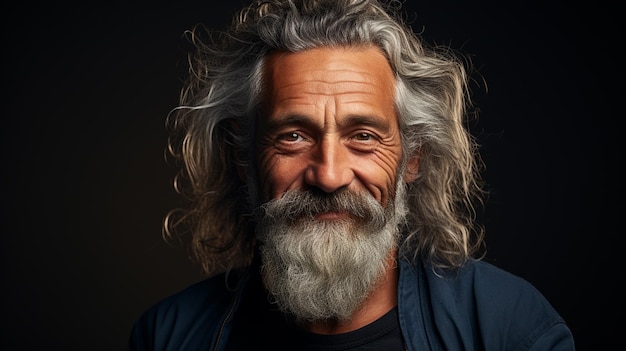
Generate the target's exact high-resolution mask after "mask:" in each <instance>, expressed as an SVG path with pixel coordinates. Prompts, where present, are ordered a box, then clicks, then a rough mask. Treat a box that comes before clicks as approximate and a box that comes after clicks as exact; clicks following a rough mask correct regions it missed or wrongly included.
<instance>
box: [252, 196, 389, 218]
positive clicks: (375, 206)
mask: <svg viewBox="0 0 626 351" xmlns="http://www.w3.org/2000/svg"><path fill="white" fill-rule="evenodd" d="M325 212H348V213H350V214H351V215H352V216H353V217H355V218H357V219H360V220H364V221H384V218H385V214H384V212H385V210H384V208H383V207H382V205H380V203H379V202H378V201H377V200H376V199H375V198H374V197H373V196H372V195H371V194H370V193H368V192H360V193H354V192H352V191H350V190H348V189H345V188H342V189H339V190H337V191H335V192H332V193H326V192H323V191H321V190H318V189H307V190H289V191H287V192H285V194H284V195H283V196H282V197H280V198H278V199H273V200H270V201H268V202H266V203H264V204H263V205H261V206H260V207H259V209H258V212H257V215H258V216H261V217H265V219H266V220H267V219H270V218H274V219H275V218H280V219H281V220H287V221H291V222H294V221H297V220H300V219H312V218H314V217H315V216H316V215H318V214H321V213H325Z"/></svg>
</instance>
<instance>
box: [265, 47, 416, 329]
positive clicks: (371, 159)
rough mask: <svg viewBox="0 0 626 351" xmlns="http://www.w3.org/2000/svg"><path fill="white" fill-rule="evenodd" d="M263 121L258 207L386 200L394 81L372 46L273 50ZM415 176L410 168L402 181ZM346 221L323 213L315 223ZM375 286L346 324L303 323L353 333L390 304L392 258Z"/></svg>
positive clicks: (396, 160)
mask: <svg viewBox="0 0 626 351" xmlns="http://www.w3.org/2000/svg"><path fill="white" fill-rule="evenodd" d="M265 69H266V71H265V74H266V76H265V82H266V85H265V91H264V94H265V96H264V98H265V99H264V101H265V104H264V106H263V118H262V119H261V121H260V123H259V125H260V126H259V133H258V140H257V146H258V150H259V157H258V164H257V165H258V169H259V180H260V185H261V197H262V199H263V200H264V201H267V200H269V199H275V198H279V197H281V196H282V194H283V193H284V192H286V191H287V190H292V189H299V190H305V189H311V188H317V189H319V190H322V191H324V192H327V193H332V192H334V191H336V190H338V189H341V188H344V187H345V188H347V189H348V190H351V191H354V192H361V191H367V192H369V193H371V194H372V195H373V196H374V198H375V199H376V200H377V201H379V202H380V203H381V204H382V205H383V206H386V205H387V204H388V203H389V201H391V200H392V197H393V194H394V191H395V185H394V184H395V181H396V179H397V172H398V168H399V165H400V160H401V155H402V148H401V139H400V138H401V137H400V131H399V127H398V118H397V114H396V110H395V102H394V86H395V77H394V74H393V72H392V70H391V67H390V65H389V63H388V62H387V60H386V58H385V56H384V55H383V54H382V52H381V51H380V50H379V49H378V48H375V47H359V48H316V49H311V50H307V51H303V52H298V53H285V52H277V53H273V54H271V55H270V57H269V58H268V60H267V65H266V67H265ZM416 172H417V160H416V159H415V160H413V161H411V162H410V165H409V171H407V175H406V176H405V180H411V179H413V178H414V177H415V174H416ZM345 216H349V214H347V213H343V212H333V213H322V214H319V215H318V216H317V218H318V219H319V220H335V219H339V218H343V217H345ZM389 257H390V260H391V261H392V263H391V264H390V265H389V269H388V270H387V271H386V272H385V274H384V276H382V277H381V278H380V281H379V283H378V285H377V288H376V289H375V290H374V292H373V293H372V294H371V295H370V296H369V297H368V298H367V300H366V301H365V303H364V304H363V306H362V308H361V309H359V310H358V311H357V312H356V313H355V314H354V316H353V318H352V319H351V320H350V321H348V322H337V321H320V322H319V323H312V324H310V325H308V326H307V327H308V329H309V330H311V331H314V332H318V333H341V332H347V331H351V330H355V329H357V328H360V327H362V326H364V325H366V324H368V323H370V322H372V321H374V320H376V319H377V318H379V317H380V316H382V315H383V314H384V313H386V312H388V311H389V310H390V309H391V308H393V307H394V306H395V305H396V304H397V297H396V295H397V279H398V272H397V268H396V267H395V264H393V260H395V255H394V254H393V253H391V255H390V256H389Z"/></svg>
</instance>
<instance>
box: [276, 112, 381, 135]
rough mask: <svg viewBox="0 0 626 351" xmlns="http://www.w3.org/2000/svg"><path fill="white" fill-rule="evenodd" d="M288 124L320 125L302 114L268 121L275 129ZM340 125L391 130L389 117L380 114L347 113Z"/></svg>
mask: <svg viewBox="0 0 626 351" xmlns="http://www.w3.org/2000/svg"><path fill="white" fill-rule="evenodd" d="M286 125H301V126H305V127H311V128H318V127H319V126H318V125H317V124H316V123H315V122H314V121H313V119H312V118H310V117H307V116H306V115H300V114H293V115H291V114H290V115H285V116H274V117H273V118H272V119H271V120H269V121H267V129H274V128H278V127H280V126H286ZM338 125H339V127H343V128H345V127H350V126H357V125H365V126H370V127H373V128H374V129H377V130H379V131H381V132H382V133H386V132H389V130H390V124H389V121H388V119H386V118H384V117H381V116H378V115H361V114H352V115H347V116H345V117H344V118H342V119H341V120H340V121H339V123H338Z"/></svg>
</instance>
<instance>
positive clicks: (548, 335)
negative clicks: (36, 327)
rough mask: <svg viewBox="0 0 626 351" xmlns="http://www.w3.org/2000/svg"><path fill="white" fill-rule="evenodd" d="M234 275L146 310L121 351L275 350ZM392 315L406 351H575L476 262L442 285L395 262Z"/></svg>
mask: <svg viewBox="0 0 626 351" xmlns="http://www.w3.org/2000/svg"><path fill="white" fill-rule="evenodd" d="M252 272H257V271H255V270H252ZM234 275H236V274H231V276H230V277H229V276H228V275H225V274H222V275H218V276H215V277H212V278H209V279H206V280H203V281H201V282H199V283H196V284H194V285H192V286H190V287H188V288H186V289H185V290H183V291H181V292H179V293H177V294H175V295H173V296H170V297H168V298H166V299H164V300H163V301H161V302H159V303H157V304H156V305H154V306H152V307H151V308H150V309H148V310H147V311H146V312H145V313H144V314H143V315H142V316H141V317H140V318H139V319H138V321H137V322H136V324H135V326H134V328H133V330H132V333H131V336H130V341H129V350H159V351H160V350H176V351H181V350H216V351H217V350H220V351H226V350H234V349H238V348H237V347H234V346H233V344H234V343H238V344H240V345H239V346H240V349H241V350H251V349H255V348H256V347H259V348H260V349H261V350H265V348H266V347H267V349H272V350H280V349H283V348H281V346H279V344H281V342H283V340H286V339H288V337H287V335H288V334H289V333H290V330H289V329H285V328H288V327H286V326H285V325H286V324H284V322H281V321H283V320H284V319H283V318H275V317H276V315H277V313H274V314H273V315H272V314H270V315H269V316H268V315H267V313H265V314H264V313H263V312H262V308H265V307H262V306H268V305H266V302H264V301H266V300H267V299H266V296H265V294H264V293H263V290H262V286H261V284H260V278H259V277H258V272H257V273H256V274H247V275H245V276H244V278H241V279H240V278H239V277H234ZM227 280H228V281H231V283H229V284H226V282H227ZM237 281H239V285H237V283H236V282H237ZM233 282H234V283H233ZM227 285H231V287H227ZM264 304H265V305H264ZM398 314H399V322H400V328H401V331H402V335H403V337H404V340H405V343H406V347H407V349H408V350H409V351H418V350H420V351H421V350H453V351H457V350H458V351H461V350H486V351H488V350H494V351H495V350H497V351H502V350H511V351H513V350H514V351H521V350H546V351H547V350H550V351H558V350H566V351H572V350H574V349H575V348H574V340H573V336H572V334H571V331H570V329H569V328H568V327H567V325H566V324H565V322H564V321H563V319H562V318H561V317H560V316H559V314H558V313H557V312H556V311H555V310H554V308H553V307H552V306H551V305H550V304H549V302H548V301H547V300H546V299H545V298H544V296H543V295H542V294H541V293H540V292H539V291H538V290H537V289H535V288H534V287H533V286H532V285H531V284H529V283H528V282H527V281H525V280H523V279H521V278H520V277H517V276H515V275H512V274H510V273H508V272H505V271H503V270H501V269H499V268H497V267H495V266H493V265H491V264H489V263H486V262H482V261H472V262H470V263H468V264H467V265H466V266H465V267H464V268H463V269H461V270H460V271H458V272H455V273H454V274H450V275H449V276H445V277H442V276H440V275H437V274H435V273H434V272H433V271H432V269H431V268H430V267H429V266H427V265H426V264H424V263H423V262H421V261H420V262H419V263H418V264H411V263H409V262H408V261H406V260H401V261H400V278H399V285H398ZM272 316H273V317H272ZM281 323H283V324H281ZM262 340H265V342H269V343H270V344H264V341H262ZM246 345H247V346H246ZM285 349H287V346H285Z"/></svg>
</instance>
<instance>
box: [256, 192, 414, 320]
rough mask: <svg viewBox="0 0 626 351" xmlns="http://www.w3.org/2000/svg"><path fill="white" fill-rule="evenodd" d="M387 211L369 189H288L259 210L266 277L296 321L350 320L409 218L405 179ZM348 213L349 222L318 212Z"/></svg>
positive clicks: (377, 278)
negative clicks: (320, 216) (321, 216)
mask: <svg viewBox="0 0 626 351" xmlns="http://www.w3.org/2000/svg"><path fill="white" fill-rule="evenodd" d="M396 185H397V186H396V194H395V198H394V201H393V202H389V204H388V206H387V207H386V208H383V207H382V206H381V205H380V204H379V203H378V201H376V199H374V198H373V197H372V196H371V194H369V193H367V192H364V193H362V194H354V193H351V192H349V191H347V190H342V191H338V192H335V193H333V194H320V193H317V194H316V193H313V192H311V191H289V192H287V193H286V194H285V195H284V196H283V197H282V198H280V199H276V200H272V201H269V202H267V203H265V204H264V205H263V206H262V207H261V211H260V213H261V215H260V218H259V221H258V223H259V225H258V226H257V236H258V238H259V240H260V241H261V245H260V251H261V258H262V262H263V266H262V276H263V282H264V284H265V287H266V288H267V289H268V291H269V292H270V293H271V296H272V297H273V300H274V301H273V302H274V303H276V305H277V306H278V307H279V308H280V309H281V310H282V311H285V312H288V313H291V314H292V315H293V316H294V317H295V318H296V319H297V320H298V321H301V322H302V321H308V322H311V321H321V320H329V319H335V320H347V319H349V318H350V317H351V316H352V315H353V313H354V312H355V311H356V310H357V309H358V308H359V307H360V306H361V305H362V304H363V302H364V300H365V299H366V298H367V296H368V295H369V294H370V293H371V292H372V291H373V289H375V288H376V286H377V284H378V283H379V282H380V280H381V279H382V278H383V273H384V271H385V270H386V268H388V265H389V263H390V262H391V260H390V255H391V254H392V253H393V252H394V251H395V249H396V248H397V244H398V237H399V228H400V225H401V223H402V221H403V220H404V218H405V215H406V205H405V203H406V195H405V188H404V184H403V182H401V181H399V182H397V184H396ZM342 210H343V211H348V212H349V213H351V214H352V217H351V218H349V219H342V220H331V221H320V220H316V219H314V216H315V214H317V213H321V212H326V211H342Z"/></svg>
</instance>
